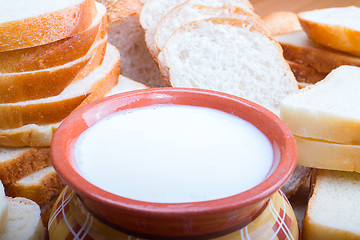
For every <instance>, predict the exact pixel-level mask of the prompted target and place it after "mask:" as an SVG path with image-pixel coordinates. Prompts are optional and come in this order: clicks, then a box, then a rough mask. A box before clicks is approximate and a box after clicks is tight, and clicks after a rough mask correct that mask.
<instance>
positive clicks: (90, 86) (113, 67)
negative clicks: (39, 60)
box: [0, 44, 120, 129]
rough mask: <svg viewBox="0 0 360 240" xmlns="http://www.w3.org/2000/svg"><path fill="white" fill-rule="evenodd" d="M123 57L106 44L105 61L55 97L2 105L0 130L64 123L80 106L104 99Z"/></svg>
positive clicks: (112, 83) (114, 82) (115, 79)
mask: <svg viewBox="0 0 360 240" xmlns="http://www.w3.org/2000/svg"><path fill="white" fill-rule="evenodd" d="M119 72H120V55H119V52H118V50H117V49H116V48H115V47H114V46H112V45H111V44H107V50H106V53H105V57H104V60H103V62H102V64H101V66H99V67H98V68H96V69H95V70H94V71H92V72H91V73H90V74H89V75H88V76H87V77H85V78H83V79H80V80H78V81H76V82H74V83H72V84H70V85H69V86H68V87H67V88H65V90H64V91H63V92H61V94H59V95H57V96H53V97H48V98H42V99H38V100H30V101H24V102H17V103H7V104H5V103H4V104H0V116H1V117H0V128H3V129H10V128H18V127H21V126H24V125H27V124H42V125H43V124H51V123H57V122H60V121H62V120H63V119H64V118H65V117H66V116H68V114H70V112H72V111H73V110H74V109H75V108H76V107H78V106H79V105H80V104H86V103H87V102H89V101H92V99H98V98H99V97H103V96H104V95H105V94H106V93H107V92H108V91H109V90H110V89H111V88H112V87H113V86H115V85H116V84H117V82H118V76H119Z"/></svg>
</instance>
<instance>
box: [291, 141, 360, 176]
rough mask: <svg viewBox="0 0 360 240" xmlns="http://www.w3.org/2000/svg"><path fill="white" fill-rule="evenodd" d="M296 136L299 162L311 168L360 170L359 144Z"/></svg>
mask: <svg viewBox="0 0 360 240" xmlns="http://www.w3.org/2000/svg"><path fill="white" fill-rule="evenodd" d="M294 137H295V140H296V144H297V148H298V164H300V165H302V166H306V167H311V168H320V169H332V170H341V171H350V172H352V171H354V172H360V146H359V145H347V144H338V143H332V142H326V141H320V140H315V139H310V138H303V137H299V136H296V135H294Z"/></svg>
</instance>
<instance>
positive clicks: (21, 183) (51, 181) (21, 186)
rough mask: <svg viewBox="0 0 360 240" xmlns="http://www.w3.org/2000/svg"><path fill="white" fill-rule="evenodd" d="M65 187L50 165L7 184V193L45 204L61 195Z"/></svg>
mask: <svg viewBox="0 0 360 240" xmlns="http://www.w3.org/2000/svg"><path fill="white" fill-rule="evenodd" d="M64 187H65V183H64V182H63V181H62V180H61V178H60V176H59V175H58V174H57V173H56V171H55V169H54V168H53V167H52V166H49V167H45V168H43V169H40V170H38V171H36V172H33V173H32V174H30V175H28V176H25V177H23V178H22V179H20V180H18V181H16V182H14V183H10V184H7V185H5V193H6V195H7V196H11V197H25V198H28V199H31V200H33V201H34V202H36V203H37V204H39V205H43V204H47V203H48V202H49V201H50V200H51V199H52V198H53V197H54V196H56V195H59V194H60V192H61V191H62V189H63V188H64Z"/></svg>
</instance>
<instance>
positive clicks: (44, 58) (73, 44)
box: [0, 3, 106, 73]
mask: <svg viewBox="0 0 360 240" xmlns="http://www.w3.org/2000/svg"><path fill="white" fill-rule="evenodd" d="M96 9H97V15H96V17H95V18H94V20H93V23H92V24H91V26H90V27H88V28H87V29H85V30H84V31H81V32H79V33H77V34H75V35H74V36H71V37H68V38H65V39H61V40H59V41H55V42H51V43H48V44H45V45H41V46H36V47H31V48H24V49H18V50H13V51H5V52H0V73H10V72H28V71H34V70H41V69H45V68H51V67H56V66H60V65H64V64H65V63H67V62H72V61H75V60H76V59H79V58H81V57H83V56H85V54H86V53H87V52H88V51H89V50H90V47H91V46H92V45H93V43H94V42H95V41H96V40H98V39H101V38H104V36H105V35H106V9H105V7H104V6H102V5H101V4H99V3H97V4H96Z"/></svg>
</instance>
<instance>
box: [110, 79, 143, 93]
mask: <svg viewBox="0 0 360 240" xmlns="http://www.w3.org/2000/svg"><path fill="white" fill-rule="evenodd" d="M145 88H148V86H146V85H144V84H142V83H140V82H137V81H134V80H132V79H130V78H127V77H125V76H123V75H120V76H119V82H118V84H117V85H116V86H115V87H113V88H112V89H111V90H110V91H109V92H108V93H107V94H106V96H111V95H114V94H117V93H123V92H129V91H133V90H139V89H145Z"/></svg>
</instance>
